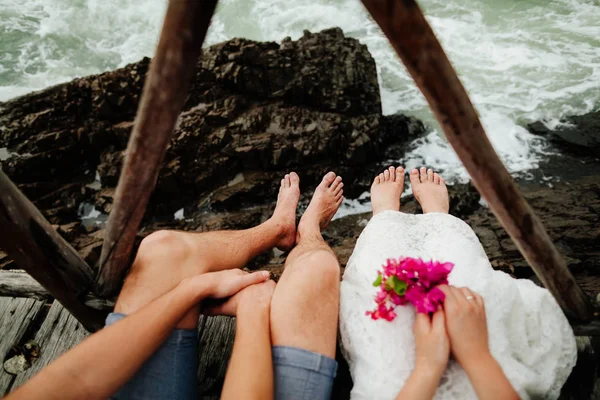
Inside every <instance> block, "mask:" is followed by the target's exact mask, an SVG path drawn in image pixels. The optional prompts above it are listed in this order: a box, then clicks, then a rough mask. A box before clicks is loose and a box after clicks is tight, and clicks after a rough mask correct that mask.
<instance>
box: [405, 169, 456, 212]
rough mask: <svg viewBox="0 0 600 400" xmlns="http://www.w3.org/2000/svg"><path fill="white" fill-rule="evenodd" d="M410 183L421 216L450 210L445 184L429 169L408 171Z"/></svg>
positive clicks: (442, 179)
mask: <svg viewBox="0 0 600 400" xmlns="http://www.w3.org/2000/svg"><path fill="white" fill-rule="evenodd" d="M410 183H411V185H412V190H413V193H414V195H415V198H416V199H417V201H418V202H419V203H420V204H421V208H423V214H427V213H431V212H439V213H446V214H448V211H449V210H450V201H449V199H448V189H447V188H446V182H444V178H442V177H441V176H440V175H439V174H438V173H434V172H433V170H431V169H425V167H422V168H421V172H420V173H419V171H417V170H416V169H413V170H412V171H410Z"/></svg>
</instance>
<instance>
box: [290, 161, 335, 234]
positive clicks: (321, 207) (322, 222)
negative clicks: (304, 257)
mask: <svg viewBox="0 0 600 400" xmlns="http://www.w3.org/2000/svg"><path fill="white" fill-rule="evenodd" d="M343 187H344V184H343V183H342V177H341V176H337V177H336V175H335V173H333V172H328V173H327V174H326V175H325V176H324V177H323V180H322V181H321V183H320V184H319V186H317V188H316V189H315V194H314V195H313V197H312V200H311V201H310V204H309V205H308V208H307V209H306V211H305V212H304V215H303V216H302V218H301V219H300V223H299V224H298V235H297V241H300V237H301V236H306V235H311V234H320V233H321V230H322V229H324V228H325V227H326V226H327V224H329V222H330V221H331V219H332V218H333V216H334V215H335V213H336V212H337V210H338V208H340V204H342V200H343V199H344V196H343V194H344V190H343V189H342V188H343Z"/></svg>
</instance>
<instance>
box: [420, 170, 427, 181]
mask: <svg viewBox="0 0 600 400" xmlns="http://www.w3.org/2000/svg"><path fill="white" fill-rule="evenodd" d="M425 182H427V168H425V167H421V183H425Z"/></svg>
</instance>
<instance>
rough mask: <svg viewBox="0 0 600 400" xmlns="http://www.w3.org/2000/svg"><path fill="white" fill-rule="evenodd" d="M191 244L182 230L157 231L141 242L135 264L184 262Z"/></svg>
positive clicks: (175, 263)
mask: <svg viewBox="0 0 600 400" xmlns="http://www.w3.org/2000/svg"><path fill="white" fill-rule="evenodd" d="M188 247H189V246H188V245H187V243H186V242H185V240H183V238H182V237H181V232H176V231H168V230H162V231H156V232H153V233H151V234H150V235H148V236H146V237H145V238H144V239H143V240H142V242H141V243H140V247H139V249H138V252H137V255H136V257H135V262H134V265H135V264H142V265H148V264H154V263H157V262H158V263H161V264H163V265H164V263H165V262H169V263H170V264H174V265H177V264H180V263H182V262H183V261H184V260H185V258H186V257H187V255H188V253H189V248H188Z"/></svg>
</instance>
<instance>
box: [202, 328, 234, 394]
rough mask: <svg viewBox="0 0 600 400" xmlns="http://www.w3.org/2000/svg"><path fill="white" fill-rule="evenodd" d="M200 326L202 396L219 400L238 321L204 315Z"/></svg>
mask: <svg viewBox="0 0 600 400" xmlns="http://www.w3.org/2000/svg"><path fill="white" fill-rule="evenodd" d="M198 327H199V328H198V351H199V355H198V382H199V390H198V393H199V394H200V398H202V399H210V400H212V399H214V400H218V399H219V398H220V397H221V390H222V389H223V382H224V381H225V372H226V371H227V365H228V364H229V358H230V357H231V352H232V350H233V340H234V339H235V318H231V317H204V316H202V317H200V323H199V325H198Z"/></svg>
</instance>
